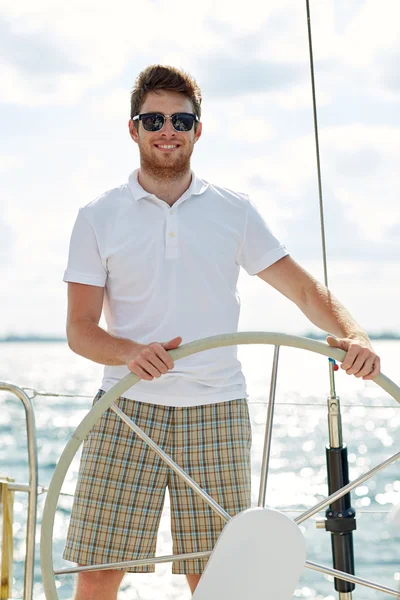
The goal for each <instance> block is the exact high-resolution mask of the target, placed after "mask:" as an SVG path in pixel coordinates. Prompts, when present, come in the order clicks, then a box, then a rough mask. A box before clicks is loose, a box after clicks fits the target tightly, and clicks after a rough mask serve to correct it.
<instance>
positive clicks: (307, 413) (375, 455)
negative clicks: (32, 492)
mask: <svg viewBox="0 0 400 600" xmlns="http://www.w3.org/2000/svg"><path fill="white" fill-rule="evenodd" d="M374 345H375V348H376V350H377V351H378V353H379V354H380V356H381V357H382V371H383V372H384V373H385V374H386V375H387V376H389V377H390V378H391V379H392V380H393V381H394V382H395V383H397V384H398V385H399V384H400V374H399V369H398V354H399V350H400V342H398V341H379V342H378V341H377V342H375V344H374ZM272 355H273V348H272V347H271V346H241V347H239V358H240V360H241V362H242V365H243V369H244V373H245V375H246V379H247V383H248V393H249V408H250V414H251V419H252V428H253V449H252V462H253V505H254V506H256V505H257V501H258V491H259V490H258V485H259V480H260V466H261V458H262V447H263V441H264V433H265V420H266V413H267V400H268V394H269V384H270V378H271V365H272ZM101 371H102V367H101V366H100V365H97V364H94V363H92V362H90V361H87V360H85V359H83V358H81V357H79V356H76V355H75V354H73V353H72V352H71V351H70V350H69V348H68V347H67V345H66V344H65V343H7V344H5V343H4V344H0V380H2V381H8V382H11V383H14V384H16V385H18V386H20V387H26V388H33V389H35V390H39V391H46V392H48V393H54V394H67V395H69V396H62V395H61V396H57V395H54V396H53V395H51V396H43V395H42V396H41V395H37V396H36V397H35V398H34V399H33V405H34V410H35V419H36V428H37V443H38V451H39V483H40V485H42V486H44V487H46V486H48V484H49V482H50V479H51V476H52V473H53V471H54V468H55V466H56V463H57V460H58V458H59V456H60V454H61V452H62V450H63V448H64V447H65V445H66V443H67V441H68V440H69V438H70V436H71V434H72V432H73V431H74V429H75V428H76V427H77V425H78V424H79V423H80V421H81V420H82V418H83V417H84V416H85V414H86V413H87V412H88V410H89V409H90V406H91V402H92V397H93V396H94V394H95V393H96V391H97V388H98V386H99V383H100V380H101ZM336 388H337V390H336V391H337V393H338V395H339V396H340V398H341V403H342V419H343V439H344V442H345V443H346V445H347V447H348V454H349V463H350V479H354V478H356V477H358V476H360V475H361V474H363V473H364V472H366V471H367V470H369V469H370V468H372V467H373V466H375V465H377V464H378V463H380V462H381V461H383V460H384V459H386V458H387V457H388V456H390V455H392V454H394V453H395V452H397V451H398V450H399V441H400V436H399V433H398V430H399V425H400V406H399V405H398V404H397V403H396V402H395V401H394V400H393V399H392V398H391V397H390V396H389V395H388V394H387V393H386V392H383V391H382V390H381V389H380V388H379V387H378V386H377V385H376V384H374V383H372V382H364V381H360V380H359V379H356V378H355V377H350V376H348V375H346V373H344V372H343V371H339V372H338V373H337V375H336ZM30 393H31V392H30ZM328 394H329V376H328V361H327V359H326V358H325V357H322V356H319V355H316V354H313V353H310V352H306V351H303V350H297V349H292V348H281V352H280V361H279V372H278V385H277V393H276V402H277V406H276V411H275V416H274V429H273V439H272V446H271V460H270V472H269V477H268V485H267V505H268V506H271V507H276V508H279V509H281V510H285V511H291V510H292V509H293V511H292V512H288V514H289V515H290V516H291V517H295V516H296V515H298V514H300V513H299V512H295V511H301V510H305V509H306V508H308V507H310V506H313V505H314V504H315V503H317V502H318V501H319V500H321V499H323V498H324V497H325V496H326V495H327V481H326V467H325V446H326V444H327V442H328V430H327V411H326V398H327V396H328ZM78 395H82V396H84V397H78ZM71 396H72V397H71ZM78 465H79V453H78V454H77V456H76V457H75V459H74V460H73V462H72V464H71V467H70V469H69V472H68V474H67V477H66V480H65V482H64V485H63V491H64V492H65V493H66V494H72V493H73V491H74V488H75V484H76V476H77V470H78ZM0 473H1V474H3V475H4V474H5V475H8V476H11V477H14V478H15V479H16V481H18V482H27V481H28V470H27V452H26V431H25V416H24V410H23V407H22V404H21V402H20V401H19V400H18V399H17V398H16V397H14V396H12V395H11V394H9V393H6V392H1V393H0ZM44 500H45V494H42V495H40V496H39V504H38V526H37V533H36V540H37V546H36V549H37V552H36V565H35V584H34V598H35V599H38V600H43V599H44V593H43V587H42V583H41V573H40V565H39V539H40V522H41V515H42V511H43V506H44ZM398 503H400V475H399V466H398V464H397V463H394V464H392V465H391V466H389V467H388V468H387V469H385V470H383V471H381V472H379V473H378V474H377V475H375V476H374V477H373V478H372V479H370V480H368V481H367V482H365V483H364V484H363V485H361V486H359V487H358V488H356V490H355V491H353V493H352V505H353V506H354V507H355V508H356V510H357V531H356V532H355V533H354V548H355V559H356V574H357V575H358V576H359V577H363V578H366V579H371V580H374V581H377V582H379V583H380V584H382V585H386V586H388V587H392V588H396V589H397V588H398V587H399V584H400V581H399V579H400V556H399V548H400V524H397V525H396V524H395V523H393V522H392V521H391V520H390V518H389V513H390V511H391V510H392V509H393V506H395V505H396V504H398ZM71 505H72V498H71V497H70V496H69V495H63V496H60V500H59V504H58V509H57V513H56V517H55V524H54V537H53V544H54V549H53V554H54V566H55V568H62V567H66V566H71V565H70V563H66V562H65V561H63V560H62V558H61V555H62V550H63V545H64V540H65V535H66V530H67V525H68V520H69V515H70V509H71ZM26 506H27V499H26V494H23V493H16V494H15V505H14V513H15V514H14V520H15V523H14V535H15V540H14V541H15V562H14V584H13V597H14V598H21V597H22V593H23V590H22V588H23V565H24V563H23V561H24V555H25V525H26ZM319 516H320V517H322V516H323V513H321V514H320V515H319ZM301 529H302V531H303V532H304V535H305V538H306V541H307V558H308V560H310V561H313V562H317V563H320V564H325V565H328V566H331V565H332V563H331V553H330V536H329V534H328V533H326V532H325V531H324V530H321V529H317V528H316V524H315V520H314V519H310V520H309V521H306V522H305V523H304V524H303V525H302V526H301ZM268 542H269V541H268V540H266V544H267V543H268ZM157 553H158V555H167V554H171V553H172V548H171V536H170V533H169V502H168V495H167V500H166V504H165V507H164V513H163V517H162V521H161V526H160V532H159V537H158V547H157ZM266 560H267V557H266ZM73 583H74V578H73V576H64V577H59V578H57V591H58V595H59V598H60V599H62V600H64V599H67V598H71V597H72V591H73ZM265 591H266V593H265V598H268V581H266V582H265ZM294 597H295V598H310V599H314V600H315V599H318V600H322V599H324V600H333V598H337V594H336V592H335V591H334V587H333V582H332V578H331V577H329V576H324V575H322V574H320V573H316V572H313V571H310V570H309V569H305V570H304V574H303V575H302V578H301V581H300V583H299V585H298V588H297V590H296V593H295V596H294ZM378 597H381V598H390V596H388V595H385V594H379V593H378V592H375V591H373V590H370V589H367V588H365V587H358V588H357V589H356V591H355V592H354V598H355V599H356V598H359V599H360V600H361V599H362V600H370V599H372V598H374V599H375V598H378ZM119 598H121V599H124V600H125V599H126V600H128V599H129V600H136V599H142V600H163V599H165V600H168V599H170V600H175V599H176V600H177V599H178V598H179V600H185V599H187V600H189V598H190V592H189V588H188V586H187V584H186V581H185V577H184V576H182V575H172V574H171V565H170V564H160V565H157V566H156V573H155V574H130V575H127V576H126V577H125V579H124V581H123V583H122V586H121V591H120V595H119Z"/></svg>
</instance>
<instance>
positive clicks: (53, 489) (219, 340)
mask: <svg viewBox="0 0 400 600" xmlns="http://www.w3.org/2000/svg"><path fill="white" fill-rule="evenodd" d="M246 344H258V345H273V346H285V347H292V348H298V349H301V350H307V351H310V352H314V353H315V354H320V355H322V356H326V357H328V358H332V359H334V360H337V361H340V362H342V361H343V359H344V357H345V352H344V351H343V350H339V349H338V348H332V347H331V346H328V345H327V344H325V343H323V342H318V341H316V340H311V339H308V338H304V337H298V336H292V335H287V334H283V333H270V332H240V333H233V334H223V335H217V336H212V337H208V338H203V339H201V340H197V341H194V342H190V343H188V344H184V345H183V346H181V347H179V348H177V349H176V350H170V351H169V352H168V354H169V355H170V356H171V358H172V360H174V361H176V360H179V359H180V358H185V357H187V356H191V355H192V354H197V353H198V352H203V351H205V350H211V349H214V348H222V347H225V346H236V345H246ZM138 381H140V378H139V377H138V376H137V375H135V374H134V373H129V374H128V375H126V376H125V377H124V378H123V379H121V380H120V381H119V382H118V383H116V384H115V385H114V386H113V387H112V388H111V389H110V390H108V392H106V393H105V394H104V396H102V398H100V400H99V401H98V402H97V403H96V404H95V405H94V406H93V408H92V409H91V410H90V411H89V413H88V414H87V415H86V416H85V417H84V419H83V420H82V421H81V423H80V424H79V425H78V427H77V428H76V430H75V431H74V433H73V434H72V436H71V439H70V441H69V442H68V443H67V445H66V447H65V448H64V450H63V452H62V454H61V456H60V459H59V461H58V463H57V466H56V469H55V471H54V473H53V477H52V479H51V482H50V485H49V489H48V493H47V498H46V502H45V506H44V510H43V518H42V526H41V540H40V557H41V569H42V579H43V587H44V592H45V596H46V599H47V600H58V595H57V590H56V585H55V581H54V568H53V528H54V518H55V512H56V509H57V502H58V498H59V495H60V491H61V487H62V484H63V482H64V479H65V476H66V474H67V471H68V468H69V466H70V464H71V462H72V460H73V458H74V457H75V454H76V452H77V451H78V449H79V447H80V445H81V444H82V442H83V440H84V438H85V436H86V435H87V434H88V432H89V431H90V430H91V429H92V428H93V426H94V425H95V423H96V422H97V421H98V419H99V418H100V417H101V415H102V414H103V413H104V412H105V411H106V410H107V409H108V408H110V406H112V404H114V402H115V401H116V400H117V399H118V398H119V397H120V396H122V395H123V394H124V393H125V392H126V391H127V390H128V389H129V388H131V387H132V386H134V385H135V384H136V383H138ZM373 381H374V383H376V384H377V385H379V386H380V387H381V388H382V389H383V390H385V391H386V392H387V393H388V394H389V395H390V396H392V398H394V399H395V400H396V401H397V402H398V403H399V404H400V388H399V387H398V386H397V385H396V384H395V383H394V382H393V381H391V380H390V379H389V378H388V377H386V376H385V375H383V374H381V375H378V377H376V378H375V379H374V380H373Z"/></svg>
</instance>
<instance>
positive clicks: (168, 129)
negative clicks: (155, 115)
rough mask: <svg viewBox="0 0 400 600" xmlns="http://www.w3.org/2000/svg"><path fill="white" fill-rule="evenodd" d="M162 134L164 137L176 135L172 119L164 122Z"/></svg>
mask: <svg viewBox="0 0 400 600" xmlns="http://www.w3.org/2000/svg"><path fill="white" fill-rule="evenodd" d="M161 133H162V134H164V135H171V134H173V135H175V133H176V130H175V128H174V126H173V125H172V120H171V119H170V118H166V119H165V122H164V127H163V128H162V129H161Z"/></svg>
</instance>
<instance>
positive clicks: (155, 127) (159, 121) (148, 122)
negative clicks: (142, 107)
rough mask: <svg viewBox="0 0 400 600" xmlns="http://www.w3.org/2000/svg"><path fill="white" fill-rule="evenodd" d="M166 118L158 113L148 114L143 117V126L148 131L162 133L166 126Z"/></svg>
mask: <svg viewBox="0 0 400 600" xmlns="http://www.w3.org/2000/svg"><path fill="white" fill-rule="evenodd" d="M164 120H165V119H164V116H163V115H159V114H157V113H148V114H147V115H144V116H143V117H142V124H143V127H144V128H145V130H146V131H160V129H161V128H162V126H163V125H164Z"/></svg>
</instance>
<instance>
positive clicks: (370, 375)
mask: <svg viewBox="0 0 400 600" xmlns="http://www.w3.org/2000/svg"><path fill="white" fill-rule="evenodd" d="M326 341H327V342H328V344H329V345H330V346H332V347H333V348H340V349H341V350H344V351H345V352H346V357H345V359H344V361H343V363H342V365H341V368H342V369H344V370H345V371H346V373H347V374H348V375H355V377H362V378H363V379H365V380H367V379H374V378H375V377H376V376H377V375H379V373H380V370H381V359H380V358H379V356H378V355H377V354H376V353H375V352H374V350H373V349H372V346H371V344H370V343H369V342H368V341H367V340H365V339H357V338H354V339H352V338H335V337H333V336H331V335H328V337H327V338H326Z"/></svg>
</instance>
